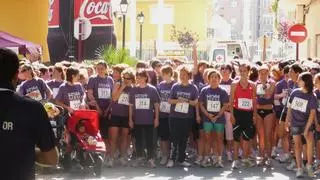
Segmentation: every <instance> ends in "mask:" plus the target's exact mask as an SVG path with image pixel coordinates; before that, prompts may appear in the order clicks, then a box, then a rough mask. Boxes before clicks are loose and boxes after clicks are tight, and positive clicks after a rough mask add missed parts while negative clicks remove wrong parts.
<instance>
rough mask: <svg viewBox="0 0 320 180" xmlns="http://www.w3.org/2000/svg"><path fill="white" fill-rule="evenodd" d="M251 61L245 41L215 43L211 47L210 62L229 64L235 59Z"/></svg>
mask: <svg viewBox="0 0 320 180" xmlns="http://www.w3.org/2000/svg"><path fill="white" fill-rule="evenodd" d="M236 56H237V57H238V58H239V59H245V60H249V61H251V58H250V57H249V53H248V49H247V46H246V43H245V41H232V40H230V41H214V42H212V44H211V45H210V47H209V56H208V57H209V62H210V63H211V62H218V63H223V62H229V61H232V60H233V59H234V57H236Z"/></svg>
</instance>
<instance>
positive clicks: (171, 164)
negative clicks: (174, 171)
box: [167, 159, 174, 168]
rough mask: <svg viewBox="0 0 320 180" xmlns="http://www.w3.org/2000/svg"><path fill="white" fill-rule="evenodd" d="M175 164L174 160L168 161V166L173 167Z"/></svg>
mask: <svg viewBox="0 0 320 180" xmlns="http://www.w3.org/2000/svg"><path fill="white" fill-rule="evenodd" d="M173 166H174V162H173V160H171V159H170V160H169V161H168V163H167V168H172V167H173Z"/></svg>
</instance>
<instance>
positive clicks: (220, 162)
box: [216, 156, 224, 168]
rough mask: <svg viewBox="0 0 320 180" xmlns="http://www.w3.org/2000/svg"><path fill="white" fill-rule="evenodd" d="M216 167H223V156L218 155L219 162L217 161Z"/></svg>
mask: <svg viewBox="0 0 320 180" xmlns="http://www.w3.org/2000/svg"><path fill="white" fill-rule="evenodd" d="M216 167H217V168H223V167H224V165H223V162H222V158H221V156H220V157H218V162H217V163H216Z"/></svg>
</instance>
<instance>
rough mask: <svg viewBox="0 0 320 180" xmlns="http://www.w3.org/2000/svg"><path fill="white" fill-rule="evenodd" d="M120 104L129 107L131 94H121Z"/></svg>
mask: <svg viewBox="0 0 320 180" xmlns="http://www.w3.org/2000/svg"><path fill="white" fill-rule="evenodd" d="M118 104H123V105H129V94H127V93H121V95H120V97H119V99H118Z"/></svg>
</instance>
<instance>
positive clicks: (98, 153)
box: [62, 110, 106, 177]
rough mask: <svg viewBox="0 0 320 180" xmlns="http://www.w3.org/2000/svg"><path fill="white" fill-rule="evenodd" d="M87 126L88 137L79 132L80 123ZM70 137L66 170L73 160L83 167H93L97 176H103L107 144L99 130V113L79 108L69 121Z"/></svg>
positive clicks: (65, 158) (67, 141)
mask: <svg viewBox="0 0 320 180" xmlns="http://www.w3.org/2000/svg"><path fill="white" fill-rule="evenodd" d="M79 123H81V125H82V126H84V127H85V131H86V136H88V137H87V138H85V139H84V138H83V135H82V134H80V133H79V132H78V129H77V128H78V125H79ZM67 131H68V134H69V138H66V140H65V141H66V143H67V146H69V147H70V148H66V152H65V154H64V157H63V163H62V164H63V167H64V169H65V170H66V171H68V170H70V169H71V167H72V162H75V161H77V162H78V163H79V164H80V165H81V166H82V167H83V168H90V167H93V171H94V174H95V176H98V177H99V176H101V168H102V164H103V156H104V154H105V152H106V146H105V144H104V141H103V139H102V138H101V135H100V132H99V114H98V112H97V111H92V110H77V111H75V112H74V113H73V114H72V115H71V117H70V118H69V119H68V122H67Z"/></svg>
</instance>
